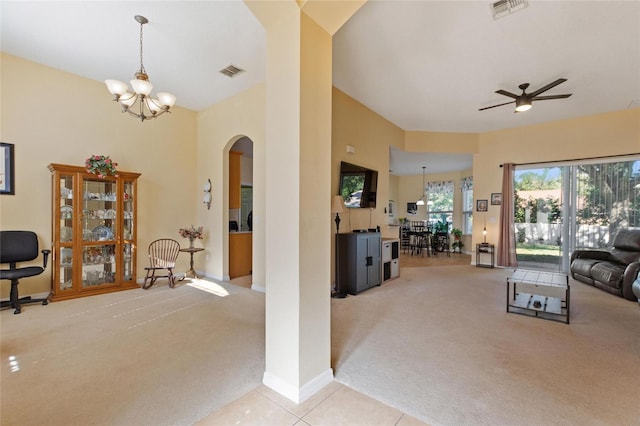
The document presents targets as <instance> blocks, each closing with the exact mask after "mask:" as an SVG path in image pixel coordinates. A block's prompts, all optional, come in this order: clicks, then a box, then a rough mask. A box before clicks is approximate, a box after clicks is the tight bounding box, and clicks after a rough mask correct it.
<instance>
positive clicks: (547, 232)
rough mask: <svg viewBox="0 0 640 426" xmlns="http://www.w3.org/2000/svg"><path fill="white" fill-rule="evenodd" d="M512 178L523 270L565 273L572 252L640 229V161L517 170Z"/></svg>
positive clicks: (606, 244) (608, 242)
mask: <svg viewBox="0 0 640 426" xmlns="http://www.w3.org/2000/svg"><path fill="white" fill-rule="evenodd" d="M514 179H515V181H514V188H515V194H514V195H515V197H514V198H515V200H514V203H515V218H514V222H515V234H516V255H517V259H518V265H519V266H521V267H524V268H535V269H547V270H560V271H565V272H566V271H568V269H569V257H570V254H571V252H573V250H575V249H577V248H606V247H610V246H611V244H612V242H613V239H614V237H615V235H616V233H617V232H618V230H620V229H626V228H640V158H637V159H636V158H631V159H624V160H612V161H599V162H595V161H593V162H580V163H578V162H576V163H574V164H568V163H564V164H562V165H538V166H536V165H531V166H526V167H522V166H518V167H516V173H515V178H514Z"/></svg>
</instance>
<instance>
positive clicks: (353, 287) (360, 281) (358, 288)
mask: <svg viewBox="0 0 640 426" xmlns="http://www.w3.org/2000/svg"><path fill="white" fill-rule="evenodd" d="M381 247H382V245H381V236H380V233H379V232H351V233H345V234H338V255H339V262H338V263H339V265H338V275H339V281H340V285H341V287H342V288H343V289H345V290H346V292H347V293H349V294H358V293H360V292H362V291H364V290H367V289H368V288H371V287H373V286H376V285H380V284H381V283H382V280H381V263H380V260H381Z"/></svg>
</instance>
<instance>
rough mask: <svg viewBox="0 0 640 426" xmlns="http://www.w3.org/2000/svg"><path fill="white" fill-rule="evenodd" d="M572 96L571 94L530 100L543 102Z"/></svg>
mask: <svg viewBox="0 0 640 426" xmlns="http://www.w3.org/2000/svg"><path fill="white" fill-rule="evenodd" d="M571 95H573V93H569V94H567V95H548V96H538V97H537V98H533V99H531V100H532V101H545V100H547V99H564V98H568V97H569V96H571Z"/></svg>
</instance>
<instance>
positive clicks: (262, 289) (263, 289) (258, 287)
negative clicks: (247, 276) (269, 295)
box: [251, 283, 267, 293]
mask: <svg viewBox="0 0 640 426" xmlns="http://www.w3.org/2000/svg"><path fill="white" fill-rule="evenodd" d="M251 290H255V291H259V292H260V293H266V292H267V288H266V287H265V286H263V285H258V284H255V283H253V284H251Z"/></svg>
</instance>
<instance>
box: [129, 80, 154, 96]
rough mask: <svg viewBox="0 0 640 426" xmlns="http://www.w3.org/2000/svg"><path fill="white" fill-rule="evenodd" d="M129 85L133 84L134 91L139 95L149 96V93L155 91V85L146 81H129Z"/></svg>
mask: <svg viewBox="0 0 640 426" xmlns="http://www.w3.org/2000/svg"><path fill="white" fill-rule="evenodd" d="M129 83H130V84H131V87H132V88H133V91H134V92H136V94H138V95H144V96H149V93H151V89H153V84H151V83H149V82H148V81H146V80H139V79H135V80H131V81H129Z"/></svg>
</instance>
